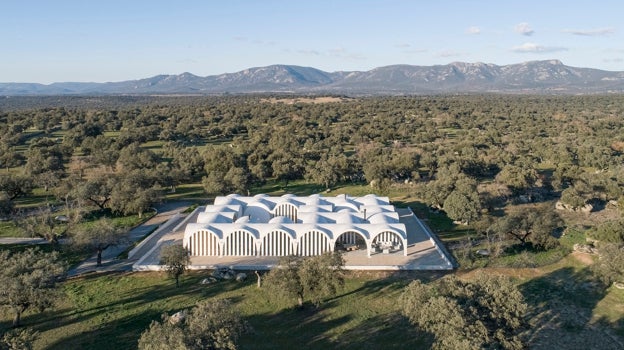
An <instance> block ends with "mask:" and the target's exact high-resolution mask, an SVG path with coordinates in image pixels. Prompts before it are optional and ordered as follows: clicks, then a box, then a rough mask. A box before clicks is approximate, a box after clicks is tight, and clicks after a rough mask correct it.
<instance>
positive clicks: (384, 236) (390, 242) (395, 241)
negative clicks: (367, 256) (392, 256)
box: [371, 231, 405, 254]
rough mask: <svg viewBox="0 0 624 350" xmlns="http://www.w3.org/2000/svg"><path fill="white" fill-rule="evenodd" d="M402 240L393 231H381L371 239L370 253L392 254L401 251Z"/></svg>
mask: <svg viewBox="0 0 624 350" xmlns="http://www.w3.org/2000/svg"><path fill="white" fill-rule="evenodd" d="M403 248H405V247H403V239H402V238H401V236H399V234H397V233H396V232H393V231H382V232H379V233H378V234H377V235H376V236H375V237H373V242H372V244H371V252H373V253H384V254H389V253H394V252H396V251H401V250H403Z"/></svg>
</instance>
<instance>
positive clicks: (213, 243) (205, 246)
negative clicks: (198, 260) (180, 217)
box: [186, 230, 219, 256]
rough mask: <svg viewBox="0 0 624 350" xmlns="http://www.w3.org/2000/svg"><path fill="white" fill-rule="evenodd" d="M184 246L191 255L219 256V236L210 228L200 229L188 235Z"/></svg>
mask: <svg viewBox="0 0 624 350" xmlns="http://www.w3.org/2000/svg"><path fill="white" fill-rule="evenodd" d="M186 248H187V249H188V250H189V252H190V255H192V256H219V238H218V237H217V235H216V234H215V233H214V232H212V231H210V230H200V231H196V232H194V233H193V234H192V235H190V236H189V238H188V241H187V244H186Z"/></svg>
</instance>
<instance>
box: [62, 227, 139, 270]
mask: <svg viewBox="0 0 624 350" xmlns="http://www.w3.org/2000/svg"><path fill="white" fill-rule="evenodd" d="M126 241H127V238H126V236H125V235H124V231H123V230H121V229H119V228H117V227H115V225H114V224H113V222H112V221H111V220H110V219H108V218H103V219H99V220H97V221H95V222H94V223H92V224H90V225H89V226H87V227H85V228H84V229H82V230H78V231H76V232H75V233H74V234H73V235H72V243H73V244H74V246H76V247H77V248H79V249H88V250H92V251H93V252H95V253H96V254H97V263H96V266H102V253H103V252H104V251H105V250H106V249H108V248H109V247H111V246H116V245H119V244H123V243H124V242H126Z"/></svg>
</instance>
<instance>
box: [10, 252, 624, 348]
mask: <svg viewBox="0 0 624 350" xmlns="http://www.w3.org/2000/svg"><path fill="white" fill-rule="evenodd" d="M473 273H474V271H468V272H466V271H462V272H460V275H461V276H462V278H468V279H469V278H471V276H472V274H473ZM489 273H502V274H507V275H509V276H512V277H513V278H515V279H516V280H517V282H518V284H519V286H520V289H521V291H522V292H523V294H524V295H525V297H526V301H527V303H528V304H529V306H530V310H531V312H530V316H531V318H530V323H531V325H532V327H531V328H529V329H528V330H527V336H528V337H531V339H532V344H533V345H534V346H535V348H544V349H546V348H552V346H555V345H556V344H558V343H557V342H560V341H562V339H565V344H566V345H567V347H565V348H594V349H603V348H604V349H609V348H617V347H614V344H617V343H616V342H617V341H621V340H622V339H623V338H624V291H622V290H617V289H615V288H613V287H612V288H610V289H607V290H604V289H601V288H598V287H596V286H594V285H592V284H591V280H590V279H589V274H588V268H587V266H586V265H585V264H583V263H581V262H579V260H577V259H576V258H575V257H572V256H568V257H566V258H564V259H562V260H561V261H559V262H557V263H555V264H552V265H548V266H545V267H543V268H538V269H491V270H489ZM207 275H208V272H195V273H192V274H190V275H187V276H184V277H183V278H182V281H181V282H182V283H181V287H180V288H178V289H176V288H175V285H174V283H173V281H172V280H171V279H167V278H166V275H164V274H162V273H115V274H101V275H95V274H93V275H87V276H84V277H80V278H75V279H72V280H69V281H67V282H64V283H63V285H62V289H63V291H64V293H65V295H66V297H64V298H62V300H61V301H60V302H59V303H58V304H57V305H56V307H55V308H54V309H51V310H49V311H46V312H44V313H43V314H32V313H27V314H26V316H25V317H24V319H23V321H24V324H25V325H26V326H28V327H32V328H34V329H36V330H38V331H39V332H40V336H39V338H38V340H37V343H36V348H37V349H87V348H88V349H133V348H135V347H136V342H137V340H138V338H139V336H140V334H141V332H142V331H143V330H144V329H145V328H146V327H147V326H148V325H149V323H150V322H151V320H154V319H156V320H157V319H159V318H160V315H161V314H162V313H163V312H169V313H172V312H175V311H177V310H180V309H183V308H188V307H191V306H192V305H194V303H195V302H197V301H198V300H203V299H206V298H227V299H229V300H231V301H232V302H233V304H234V305H235V306H236V307H237V308H238V310H239V311H240V312H241V314H242V315H243V316H244V318H245V319H246V320H247V321H248V322H249V324H250V325H251V327H252V331H251V332H249V333H247V334H245V335H244V336H243V338H242V339H241V348H243V349H294V348H306V349H328V348H345V349H380V348H423V347H426V346H427V344H428V342H427V337H426V336H425V335H423V334H422V333H419V332H418V331H416V330H415V329H414V328H413V327H412V326H410V325H409V323H408V322H407V321H406V320H405V319H404V318H403V317H402V316H401V315H400V305H399V302H398V298H399V295H400V294H401V291H402V289H403V287H404V286H405V285H407V284H408V283H409V281H410V280H412V279H414V278H420V279H424V280H432V279H435V278H438V277H440V276H441V274H440V273H433V272H431V273H419V274H416V273H413V274H406V273H402V274H400V275H394V276H392V275H387V274H381V273H357V274H351V275H350V276H349V278H347V280H346V284H345V287H344V288H343V289H342V290H341V291H340V292H339V293H338V296H336V297H335V298H332V299H329V300H326V301H325V303H323V304H322V305H321V306H320V308H318V309H317V308H315V307H314V306H311V305H310V306H306V307H305V308H304V309H302V310H299V309H294V308H292V304H291V303H290V301H285V302H279V301H276V300H274V299H272V298H271V296H270V295H268V293H266V292H265V290H264V289H258V288H257V287H256V284H255V278H251V279H249V280H248V281H246V282H243V283H238V282H234V281H223V282H218V283H215V284H211V285H200V284H199V281H200V280H201V279H202V278H203V277H205V276H207ZM252 276H253V275H252ZM5 312H6V310H5ZM1 320H2V321H1V322H0V327H2V328H3V329H6V328H7V327H8V326H9V325H10V315H9V314H7V313H4V314H3V315H2V318H1ZM591 334H594V337H593V338H592V336H590V335H591ZM595 336H600V337H599V338H600V339H602V340H600V341H599V342H597V340H596V337H595ZM610 337H613V338H610ZM614 339H615V340H614ZM553 342H554V343H553ZM570 346H571V347H570Z"/></svg>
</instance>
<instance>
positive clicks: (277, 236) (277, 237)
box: [259, 230, 294, 256]
mask: <svg viewBox="0 0 624 350" xmlns="http://www.w3.org/2000/svg"><path fill="white" fill-rule="evenodd" d="M292 254H294V251H293V247H292V239H291V237H290V235H289V234H288V233H286V232H284V231H281V230H275V231H271V232H269V233H268V234H267V235H266V236H264V237H263V238H262V245H261V246H260V254H259V255H262V256H286V255H292Z"/></svg>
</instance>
